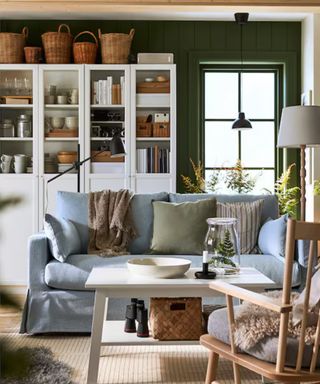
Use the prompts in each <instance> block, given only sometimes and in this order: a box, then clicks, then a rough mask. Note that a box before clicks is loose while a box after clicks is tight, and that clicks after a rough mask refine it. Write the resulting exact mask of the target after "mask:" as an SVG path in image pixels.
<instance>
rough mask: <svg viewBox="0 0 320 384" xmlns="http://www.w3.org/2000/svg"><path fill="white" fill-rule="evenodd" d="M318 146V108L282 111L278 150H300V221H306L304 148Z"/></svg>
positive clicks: (294, 108)
mask: <svg viewBox="0 0 320 384" xmlns="http://www.w3.org/2000/svg"><path fill="white" fill-rule="evenodd" d="M317 145H320V106H314V105H312V106H300V105H298V106H293V107H286V108H283V110H282V116H281V122H280V130H279V136H278V147H279V148H300V159H301V160H300V184H301V200H300V220H302V221H305V219H306V154H305V150H306V147H315V146H317Z"/></svg>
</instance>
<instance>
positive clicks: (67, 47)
mask: <svg viewBox="0 0 320 384" xmlns="http://www.w3.org/2000/svg"><path fill="white" fill-rule="evenodd" d="M63 27H64V28H65V29H66V30H67V32H61V30H62V28H63ZM41 38H42V44H43V48H44V53H45V57H46V63H48V64H69V63H70V61H71V50H72V35H71V33H70V28H69V26H68V25H67V24H61V25H59V28H58V32H46V33H44V34H43V35H41Z"/></svg>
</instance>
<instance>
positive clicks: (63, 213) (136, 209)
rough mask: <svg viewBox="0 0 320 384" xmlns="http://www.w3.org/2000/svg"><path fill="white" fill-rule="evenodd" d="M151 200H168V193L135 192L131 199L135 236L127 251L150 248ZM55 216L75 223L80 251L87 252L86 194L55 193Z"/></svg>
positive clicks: (143, 250) (141, 251)
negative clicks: (79, 239)
mask: <svg viewBox="0 0 320 384" xmlns="http://www.w3.org/2000/svg"><path fill="white" fill-rule="evenodd" d="M153 201H168V193H167V192H160V193H149V194H136V195H134V196H133V198H132V200H131V209H132V216H133V220H134V225H135V229H136V232H137V237H136V238H135V239H134V240H133V241H132V242H131V243H130V244H129V252H131V253H134V254H139V253H145V252H147V251H148V250H149V248H150V243H151V238H152V231H153V208H152V202H153ZM57 216H58V217H60V218H65V219H68V220H70V221H72V223H73V224H74V225H75V227H76V228H77V230H78V232H79V235H80V238H81V253H87V249H88V241H89V231H88V194H87V193H74V192H62V191H60V192H58V193H57Z"/></svg>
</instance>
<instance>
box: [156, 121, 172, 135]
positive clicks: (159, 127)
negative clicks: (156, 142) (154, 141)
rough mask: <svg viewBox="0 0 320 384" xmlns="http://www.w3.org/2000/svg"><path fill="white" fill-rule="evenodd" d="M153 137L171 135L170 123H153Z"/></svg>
mask: <svg viewBox="0 0 320 384" xmlns="http://www.w3.org/2000/svg"><path fill="white" fill-rule="evenodd" d="M153 137H170V123H153Z"/></svg>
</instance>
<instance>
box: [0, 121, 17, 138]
mask: <svg viewBox="0 0 320 384" xmlns="http://www.w3.org/2000/svg"><path fill="white" fill-rule="evenodd" d="M0 137H14V124H13V120H11V119H4V120H3V121H0Z"/></svg>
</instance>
